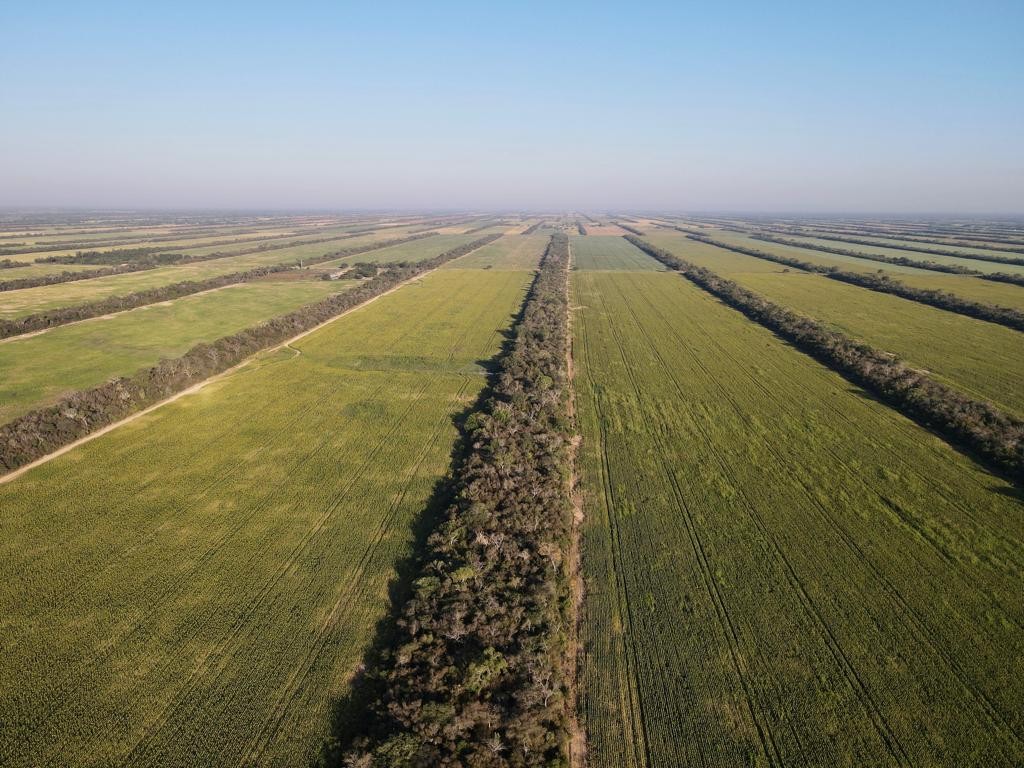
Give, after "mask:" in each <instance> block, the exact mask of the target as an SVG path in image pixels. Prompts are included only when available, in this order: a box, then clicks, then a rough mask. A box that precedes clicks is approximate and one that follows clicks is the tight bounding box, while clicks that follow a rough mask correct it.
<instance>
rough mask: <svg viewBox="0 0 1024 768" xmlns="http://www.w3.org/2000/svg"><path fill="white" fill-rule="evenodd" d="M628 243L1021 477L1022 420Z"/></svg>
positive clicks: (654, 250) (643, 245)
mask: <svg viewBox="0 0 1024 768" xmlns="http://www.w3.org/2000/svg"><path fill="white" fill-rule="evenodd" d="M626 239H627V240H629V241H630V242H631V243H633V244H634V245H635V246H637V247H638V248H640V249H641V250H643V251H645V252H646V253H648V254H650V255H651V256H653V257H654V258H656V259H657V260H658V261H660V262H662V263H663V264H665V265H666V266H668V267H670V268H672V269H675V270H677V271H679V272H681V273H682V274H683V275H684V276H685V277H686V278H688V279H689V280H691V281H692V282H694V283H696V284H697V285H699V286H701V287H702V288H704V289H705V290H707V291H708V292H709V293H712V294H714V295H715V296H717V297H718V298H720V299H721V300H722V301H724V302H725V303H726V304H729V305H730V306H732V307H734V308H736V309H738V310H740V311H741V312H743V313H744V314H745V315H747V317H749V318H751V319H752V320H755V321H756V322H758V323H760V324H761V325H764V326H765V327H767V328H769V329H771V330H772V331H775V332H776V333H777V334H779V335H780V336H781V337H783V338H784V339H786V340H788V341H790V342H792V343H793V344H794V345H795V346H797V347H798V348H800V349H802V350H804V351H805V352H807V353H808V354H810V355H811V356H813V357H815V358H817V359H818V360H820V361H821V362H823V363H825V364H826V365H828V366H829V367H830V368H833V369H835V370H836V371H838V372H839V373H841V374H843V375H844V376H846V377H847V378H848V379H850V380H851V381H853V382H854V383H856V384H858V385H860V386H862V387H864V388H865V389H867V390H869V391H870V392H872V393H874V394H875V395H876V396H878V397H879V398H880V399H882V400H883V401H885V402H887V403H889V404H890V405H892V406H894V407H895V408H896V409H898V410H899V411H901V412H902V413H904V414H906V415H907V416H909V417H910V418H912V419H914V420H915V421H917V422H918V423H919V424H922V425H924V426H925V427H928V428H930V429H933V430H935V431H936V432H938V433H940V434H942V435H944V436H945V437H947V438H948V439H949V440H951V441H952V442H955V443H957V444H960V445H963V446H965V447H966V448H968V449H970V450H971V451H972V452H973V453H974V454H975V455H976V456H978V458H979V459H981V460H982V461H984V462H986V463H987V464H988V465H990V466H992V467H993V468H996V469H998V470H1001V471H1003V472H1005V473H1007V474H1008V475H1009V476H1011V477H1012V478H1013V479H1014V480H1015V481H1016V482H1018V483H1020V482H1024V421H1021V420H1019V419H1016V418H1014V417H1012V416H1009V415H1007V414H1005V413H1003V412H1002V411H1000V410H999V409H998V408H996V407H995V406H993V405H992V404H991V403H986V402H983V401H980V400H974V399H971V398H969V397H966V396H965V395H963V394H961V393H959V392H957V391H956V390H954V389H952V388H951V387H947V386H946V385H944V384H940V383H939V382H937V381H935V380H934V379H932V378H930V377H929V376H928V375H927V374H926V373H923V372H921V371H918V370H914V369H913V368H911V367H909V366H908V365H907V364H906V363H905V362H903V361H902V360H899V359H898V358H896V357H894V356H892V355H889V354H886V353H884V352H880V351H878V350H876V349H874V348H873V347H870V346H868V345H867V344H863V343H860V342H857V341H854V340H853V339H851V338H849V337H848V336H846V335H844V334H842V333H839V332H837V331H831V330H829V329H827V328H826V327H825V326H823V325H821V324H820V323H818V322H816V321H814V320H811V319H810V318H807V317H803V316H801V315H798V314H796V313H795V312H791V311H789V310H788V309H785V308H783V307H780V306H779V305H778V304H774V303H772V302H770V301H768V300H767V299H765V298H764V297H763V296H760V295H758V294H756V293H754V292H752V291H748V290H747V289H745V288H742V287H741V286H739V285H738V284H736V283H734V282H733V281H731V280H726V279H724V278H722V277H719V276H718V275H717V274H715V273H714V272H712V271H711V270H709V269H705V268H703V267H698V266H696V265H694V264H691V263H690V262H688V261H684V260H683V259H680V258H679V257H677V256H675V255H673V254H671V253H668V252H667V251H665V250H662V249H661V248H658V247H657V246H654V245H651V244H650V243H648V242H646V241H644V240H641V239H640V238H637V237H631V236H628V235H627V236H626Z"/></svg>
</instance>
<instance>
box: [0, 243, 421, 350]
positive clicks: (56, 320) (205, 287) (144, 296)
mask: <svg viewBox="0 0 1024 768" xmlns="http://www.w3.org/2000/svg"><path fill="white" fill-rule="evenodd" d="M436 234H437V233H436V232H426V233H423V234H419V235H410V236H408V237H399V238H395V239H393V240H382V241H380V242H377V243H368V244H366V245H360V246H356V247H353V248H342V249H340V250H337V251H332V252H331V253H325V254H322V255H320V256H314V257H311V258H307V259H303V260H302V263H303V264H305V265H312V264H319V263H321V262H324V261H333V260H335V259H339V258H344V257H346V256H355V255H357V254H360V253H366V252H367V251H375V250H379V249H381V248H389V247H391V246H394V245H401V244H402V243H408V242H411V241H413V240H421V239H423V238H425V237H432V236H433V235H436ZM297 268H298V262H286V263H283V264H274V265H272V266H267V267H256V268H255V269H248V270H245V271H243V272H231V273H229V274H226V275H218V276H216V277H209V278H207V279H205V280H182V281H181V282H178V283H170V284H169V285H162V286H159V287H157V288H148V289H146V290H142V291H135V292H134V293H128V294H125V295H123V296H109V297H107V298H105V299H99V300H97V301H90V302H87V303H85V304H76V305H75V306H71V307H60V308H57V309H49V310H46V311H45V312H37V313H35V314H32V315H25V316H24V317H17V318H13V319H10V320H7V319H0V339H5V338H8V337H10V336H20V335H21V334H23V333H32V332H33V331H41V330H43V329H45V328H53V327H55V326H58V325H66V324H67V323H74V322H77V321H79V320H87V319H88V318H90V317H99V316H101V315H109V314H110V313H111V312H123V311H124V310H126V309H135V308H136V307H142V306H145V305H146V304H155V303H157V302H159V301H168V300H171V299H180V298H181V297H182V296H189V295H191V294H193V293H201V292H202V291H210V290H213V289H214V288H223V287H224V286H226V285H233V284H235V283H246V282H249V281H251V280H258V279H260V278H262V277H266V276H267V275H273V274H277V273H279V272H288V271H290V270H293V269H297Z"/></svg>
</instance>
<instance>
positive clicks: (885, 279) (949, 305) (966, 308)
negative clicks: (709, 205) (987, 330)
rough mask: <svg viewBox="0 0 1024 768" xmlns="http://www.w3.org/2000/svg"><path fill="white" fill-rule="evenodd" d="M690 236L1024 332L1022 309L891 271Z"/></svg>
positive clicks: (690, 235) (748, 254)
mask: <svg viewBox="0 0 1024 768" xmlns="http://www.w3.org/2000/svg"><path fill="white" fill-rule="evenodd" d="M687 237H688V238H689V239H691V240H696V241H697V242H700V243H707V244H708V245H713V246H715V247H716V248H722V249H724V250H727V251H733V252H734V253H742V254H744V255H746V256H753V257H754V258H757V259H764V260H765V261H774V262H775V263H776V264H783V265H785V266H787V267H795V268H796V269H802V270H804V271H806V272H814V273H816V274H819V275H823V276H824V277H828V278H830V279H832V280H838V281H840V282H843V283H850V284H852V285H859V286H860V287H861V288H867V289H868V290H871V291H877V292H879V293H889V294H892V295H893V296H899V297H900V298H901V299H909V300H910V301H916V302H919V303H921V304H928V305H929V306H932V307H937V308H939V309H944V310H946V311H948V312H956V313H957V314H960V315H967V316H968V317H973V318H975V319H977V320H986V321H988V322H990V323H996V324H998V325H1004V326H1006V327H1007V328H1013V329H1014V330H1016V331H1024V312H1021V311H1020V310H1018V309H1011V308H1009V307H1001V306H999V305H997V304H984V303H982V302H980V301H971V300H970V299H964V298H961V297H960V296H957V295H956V294H954V293H949V292H948V291H940V290H936V289H928V288H915V287H913V286H910V285H907V284H906V283H901V282H900V281H899V280H894V279H893V278H892V277H890V276H889V275H887V274H879V273H866V272H844V271H843V270H841V269H839V268H838V267H825V266H822V265H821V264H814V263H813V262H810V261H803V260H801V259H794V258H791V257H789V256H780V255H778V254H775V253H770V252H768V251H761V250H758V249H756V248H747V247H745V246H742V245H732V244H731V243H724V242H722V241H721V240H715V239H713V238H710V237H707V236H706V235H699V234H688V235H687Z"/></svg>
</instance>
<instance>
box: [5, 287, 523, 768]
mask: <svg viewBox="0 0 1024 768" xmlns="http://www.w3.org/2000/svg"><path fill="white" fill-rule="evenodd" d="M529 280H530V273H528V272H515V271H497V270H489V271H483V270H451V271H441V272H438V273H435V274H433V275H430V276H428V277H426V278H425V279H423V280H421V281H418V282H417V283H414V284H411V285H408V286H405V287H403V288H402V289H400V290H399V291H397V292H396V293H394V294H392V295H390V296H387V297H385V298H383V299H381V300H380V301H378V302H376V303H374V304H372V305H370V306H369V307H366V308H365V309H362V310H358V311H356V312H354V313H353V314H351V315H349V316H348V317H345V318H343V319H341V320H338V321H336V322H335V323H333V324H331V325H329V326H327V327H326V328H324V329H322V330H321V331H318V332H317V333H314V334H313V335H311V336H309V337H307V338H306V339H304V340H302V341H301V342H300V343H297V344H295V345H294V349H284V350H281V351H280V352H278V353H276V354H273V355H269V356H264V357H262V358H260V360H259V361H258V363H256V364H253V365H250V366H248V367H246V368H244V369H242V370H240V371H238V372H237V373H235V374H233V375H231V376H229V377H227V378H225V379H222V380H220V381H218V382H216V383H215V384H212V385H210V386H208V387H207V388H205V389H204V390H203V391H202V392H200V393H199V394H197V395H192V396H189V397H186V398H184V399H182V400H179V401H178V402H176V403H174V404H172V405H170V406H166V407H164V408H162V409H160V410H158V411H156V412H155V413H153V414H151V415H149V416H146V417H144V418H142V419H139V420H137V421H135V422H134V423H132V424H130V425H128V426H125V427H122V428H120V429H118V430H116V431H115V432H113V433H111V434H108V435H105V436H103V437H101V438H99V439H97V440H95V441H93V442H91V443H89V444H87V445H86V446H84V447H82V448H80V449H78V450H76V451H74V452H72V453H70V454H68V455H66V456H63V457H61V458H59V459H56V460H54V461H52V462H50V463H48V464H46V465H44V466H42V467H40V468H38V469H35V470H33V471H31V472H30V473H28V474H27V475H25V476H23V477H22V478H19V479H18V480H15V481H14V482H12V483H9V484H6V485H0V507H2V508H3V510H4V536H3V538H2V541H0V549H2V556H0V576H2V586H0V616H3V620H2V621H3V626H4V648H5V651H4V654H3V655H2V656H0V721H2V722H3V723H4V727H3V729H2V730H0V763H2V764H3V765H5V766H12V767H13V766H50V765H54V766H57V765H60V766H65V765H78V766H99V765H111V764H117V765H125V766H130V765H145V766H152V765H160V766H162V767H163V768H168V767H171V766H197V765H211V766H212V765H228V764H239V763H244V764H246V765H288V766H301V767H302V768H305V767H306V766H308V765H309V764H310V761H311V759H312V758H313V757H314V756H315V755H316V753H317V751H318V750H319V748H320V745H321V743H322V739H323V738H324V737H325V736H326V735H327V733H328V729H329V727H330V726H329V724H330V716H331V706H332V703H333V702H334V701H335V700H336V699H337V698H338V697H341V696H344V695H345V694H346V692H347V690H348V689H347V685H348V681H349V680H350V679H351V676H352V674H353V673H354V671H355V670H356V667H357V665H358V664H359V662H360V659H361V656H362V654H363V652H364V650H365V649H366V646H367V644H368V643H369V641H370V639H371V637H372V635H373V631H374V625H375V623H376V622H377V621H378V620H379V619H380V618H381V617H382V615H383V614H384V612H385V610H386V608H387V585H388V581H389V580H390V579H391V578H392V577H393V576H394V568H395V564H396V562H397V561H398V560H399V559H400V558H402V557H404V556H406V555H407V554H408V552H409V546H410V537H411V526H412V524H413V521H414V520H415V519H416V518H417V517H419V516H420V515H422V514H423V510H424V507H425V505H426V503H427V500H428V498H429V497H430V494H431V492H432V490H433V488H434V485H435V483H436V482H437V481H438V480H439V479H440V478H441V476H442V475H443V474H444V472H445V471H446V469H447V468H448V465H449V453H450V451H451V448H452V442H453V440H454V439H455V435H456V431H455V427H454V425H453V423H452V417H453V416H454V415H455V414H456V413H458V412H459V411H461V410H462V409H464V408H465V407H466V406H467V405H469V404H470V403H472V402H473V400H474V399H475V398H476V396H477V393H478V392H479V390H480V388H481V387H482V386H483V383H484V377H483V376H482V375H481V371H482V368H481V363H482V361H487V360H488V359H490V358H491V357H492V356H493V355H494V354H495V353H496V352H497V351H498V348H499V345H500V343H501V341H502V336H501V333H500V332H501V331H502V330H503V329H505V328H506V327H507V326H508V324H509V322H510V320H511V318H512V316H513V314H514V313H515V312H516V311H517V310H518V308H519V306H520V303H521V301H522V300H523V297H524V291H525V289H526V286H527V284H528V282H529ZM69 499H73V508H74V512H73V514H68V506H67V502H68V500H69ZM72 627H73V631H69V628H72Z"/></svg>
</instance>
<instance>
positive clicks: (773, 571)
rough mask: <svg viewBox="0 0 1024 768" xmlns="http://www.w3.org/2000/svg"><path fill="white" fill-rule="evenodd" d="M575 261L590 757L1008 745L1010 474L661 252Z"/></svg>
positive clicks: (1012, 705)
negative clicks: (660, 259)
mask: <svg viewBox="0 0 1024 768" xmlns="http://www.w3.org/2000/svg"><path fill="white" fill-rule="evenodd" d="M573 285H574V297H573V303H574V304H575V305H577V306H578V307H579V308H578V310H577V314H576V318H575V320H574V326H575V331H576V338H575V343H574V351H575V356H576V363H577V375H576V383H577V389H578V394H577V405H578V412H579V415H580V420H581V428H582V431H583V437H584V443H583V451H582V453H581V462H582V471H583V480H584V487H585V491H586V494H585V512H586V521H585V523H584V525H585V529H584V537H585V538H584V569H585V573H586V576H587V602H586V615H585V620H584V641H585V643H586V657H585V658H586V662H585V668H584V713H585V717H586V722H587V727H588V738H589V756H590V759H591V763H592V765H594V766H595V767H596V768H604V767H605V766H607V767H609V768H610V767H612V766H614V767H615V768H620V767H630V766H666V767H667V766H673V767H674V766H681V765H707V766H721V765H778V766H781V765H786V766H798V765H850V766H865V765H907V766H918V765H939V764H942V765H986V766H1012V765H1019V764H1020V763H1021V761H1022V760H1024V742H1022V739H1021V737H1020V733H1021V731H1022V727H1024V715H1022V713H1024V682H1022V681H1024V634H1022V632H1021V627H1022V625H1024V596H1022V592H1021V589H1020V578H1021V575H1022V573H1024V526H1022V524H1021V517H1020V510H1021V506H1020V498H1019V495H1018V493H1017V491H1015V490H1014V489H1012V488H1011V487H1009V486H1007V485H1006V484H1005V483H1003V482H1002V481H1000V480H998V479H996V478H995V477H993V476H992V475H990V474H988V473H986V472H984V471H983V470H981V469H980V468H979V467H977V466H976V465H975V464H973V463H972V462H971V461H969V460H968V459H966V458H964V457H963V456H961V455H959V454H958V453H956V452H955V451H953V450H952V449H950V448H949V446H948V445H946V444H945V443H943V442H941V441H940V440H938V439H937V438H934V437H932V436H930V435H929V434H928V433H926V432H924V431H923V430H921V429H920V428H918V427H917V426H916V425H914V424H912V423H911V422H909V421H907V420H906V419H904V418H902V417H901V416H899V415H898V414H896V413H895V412H894V411H892V410H891V409H889V408H887V407H885V406H883V405H881V404H879V403H877V402H875V401H874V400H872V399H871V398H869V397H865V396H863V395H861V394H860V393H859V392H858V391H856V390H854V389H852V388H851V385H850V384H849V383H848V382H846V381H845V380H844V379H842V378H840V377H839V376H837V375H835V374H833V373H832V372H830V371H829V370H827V369H826V368H824V367H822V366H820V365H819V364H818V363H816V362H815V361H813V360H811V359H810V358H808V357H807V356H805V355H803V354H801V353H799V352H797V351H795V350H792V349H791V348H789V347H788V346H787V345H786V344H784V343H782V342H781V341H779V340H778V339H777V338H776V337H775V336H773V335H772V334H771V333H769V332H767V331H765V330H764V329H763V328H761V327H760V326H757V325H756V324H754V323H752V322H750V321H748V320H747V319H746V318H744V317H743V316H742V315H740V314H739V313H738V312H735V311H734V310H731V309H729V308H727V307H725V306H723V305H721V304H720V303H718V302H717V301H716V300H714V299H712V298H711V297H709V296H708V295H707V294H705V293H703V292H702V291H700V290H699V289H698V288H696V287H694V286H692V285H690V284H689V283H687V282H686V281H684V280H683V279H682V278H679V277H678V276H676V275H670V274H655V273H649V272H628V273H623V272H620V273H614V274H611V273H600V272H590V271H578V272H575V273H574V274H573Z"/></svg>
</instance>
